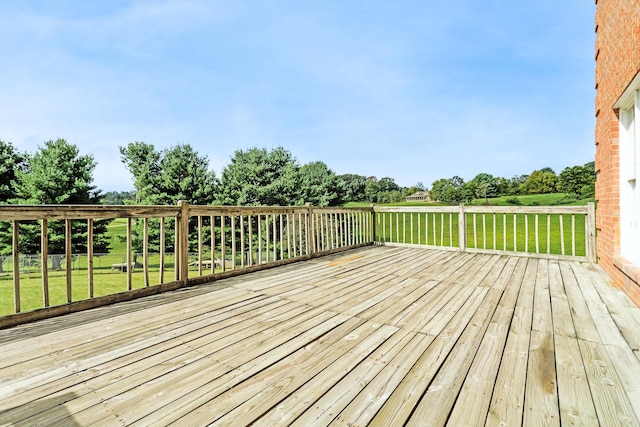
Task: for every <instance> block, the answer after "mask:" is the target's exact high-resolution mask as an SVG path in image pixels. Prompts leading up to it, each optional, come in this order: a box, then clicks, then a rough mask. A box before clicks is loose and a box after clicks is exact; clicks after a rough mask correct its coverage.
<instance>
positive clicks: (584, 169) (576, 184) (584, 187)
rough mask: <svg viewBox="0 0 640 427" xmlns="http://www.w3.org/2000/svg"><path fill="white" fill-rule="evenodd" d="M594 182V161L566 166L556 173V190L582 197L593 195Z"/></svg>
mask: <svg viewBox="0 0 640 427" xmlns="http://www.w3.org/2000/svg"><path fill="white" fill-rule="evenodd" d="M595 182H596V171H595V165H594V162H589V163H586V164H584V165H583V166H572V167H566V168H564V169H563V170H562V172H560V175H558V190H559V191H561V192H563V193H571V194H575V195H576V196H581V197H584V198H587V197H593V194H594V190H595Z"/></svg>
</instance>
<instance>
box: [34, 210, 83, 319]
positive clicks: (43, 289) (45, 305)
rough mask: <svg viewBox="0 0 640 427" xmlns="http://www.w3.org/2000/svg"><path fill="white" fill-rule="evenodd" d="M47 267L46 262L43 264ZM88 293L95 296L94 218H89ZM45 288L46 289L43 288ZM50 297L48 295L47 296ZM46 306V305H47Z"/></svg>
mask: <svg viewBox="0 0 640 427" xmlns="http://www.w3.org/2000/svg"><path fill="white" fill-rule="evenodd" d="M43 266H44V267H45V269H46V266H47V265H46V264H43ZM87 281H88V283H87V285H88V288H89V289H87V295H88V297H89V298H93V219H92V218H89V219H88V220H87ZM43 290H44V289H43ZM47 298H48V297H47ZM45 307H46V305H45Z"/></svg>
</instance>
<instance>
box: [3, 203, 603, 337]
mask: <svg viewBox="0 0 640 427" xmlns="http://www.w3.org/2000/svg"><path fill="white" fill-rule="evenodd" d="M99 220H118V221H120V222H121V224H120V225H121V226H122V227H123V228H124V229H125V230H126V231H124V238H123V239H124V240H126V249H125V250H124V253H122V254H119V255H116V258H117V261H116V262H115V263H113V262H108V261H107V258H108V256H104V255H100V256H99V255H97V254H94V249H93V248H94V228H95V226H96V224H97V223H98V221H99ZM54 221H61V222H62V223H63V224H64V229H65V233H64V234H65V235H64V242H65V245H64V247H65V250H64V253H62V254H49V250H48V246H49V244H48V242H49V239H50V238H51V237H52V236H50V235H49V229H50V228H51V226H52V225H53V222H54ZM0 223H4V224H5V226H6V225H9V227H4V229H5V230H6V229H7V228H8V229H9V230H10V233H9V234H11V237H12V238H11V239H10V240H11V257H10V259H11V262H10V266H9V268H7V269H5V270H2V269H1V268H0V328H1V327H6V326H10V325H13V324H16V323H22V322H25V321H30V320H34V319H38V318H44V317H51V316H54V315H57V314H61V313H65V312H70V311H78V310H82V309H85V308H89V307H95V306H100V305H105V304H109V303H113V302H117V301H123V300H128V299H133V298H136V297H139V296H145V295H151V294H155V293H160V292H163V291H165V290H173V289H177V288H180V287H185V286H190V285H196V284H201V283H206V282H211V281H214V280H216V279H218V278H222V277H229V276H233V275H237V274H242V273H246V272H251V271H257V270H260V269H264V268H268V267H272V266H277V265H283V264H287V263H290V262H295V261H299V260H305V259H310V258H312V257H315V256H321V255H325V254H330V253H334V252H337V251H342V250H347V249H351V248H355V247H359V246H363V245H370V244H373V243H375V244H378V245H400V246H420V247H427V248H437V249H444V250H455V251H463V252H485V253H496V254H513V255H520V256H532V257H548V258H557V259H573V260H580V261H591V262H595V261H596V254H595V208H594V205H593V204H589V205H588V206H575V207H476V206H473V207H466V206H464V205H461V206H448V207H377V206H376V207H368V208H367V207H365V208H316V207H313V206H300V207H228V206H194V205H189V204H188V203H186V202H181V203H180V204H179V205H177V206H95V205H92V206H78V205H73V206H59V205H56V206H18V205H3V206H0ZM25 223H30V224H32V226H33V224H37V225H36V227H38V225H39V230H40V232H39V237H40V250H39V251H37V252H38V254H37V255H30V257H31V258H29V260H30V261H29V263H28V264H29V273H28V274H27V275H25V273H24V272H22V273H21V269H22V265H23V264H25V263H24V260H25V259H26V256H25V255H23V254H21V253H20V241H21V236H20V230H21V224H25ZM78 224H82V225H83V227H84V230H85V232H84V234H83V239H86V240H85V241H86V247H87V249H86V253H82V254H79V253H76V252H77V251H74V250H73V247H74V245H73V244H72V243H73V242H75V244H77V238H78V235H77V228H78V227H77V226H78ZM0 228H1V227H0ZM73 228H75V229H76V234H74V235H72V232H71V230H72V229H73ZM0 231H1V230H0ZM134 239H135V240H136V241H137V242H142V245H141V246H142V250H141V251H140V252H139V253H134V251H133V248H134ZM151 247H153V248H154V249H153V250H152V249H150V248H151ZM111 256H113V254H112V255H111ZM52 257H57V259H58V260H64V265H62V264H60V263H58V264H60V267H61V271H50V267H49V265H50V259H51V258H52ZM34 259H35V260H36V262H32V261H34ZM96 261H97V263H96ZM96 264H97V265H96ZM2 266H3V264H1V263H0V267H2ZM114 269H115V271H116V272H115V273H113V271H114ZM2 271H4V273H2ZM119 272H120V273H119ZM8 274H10V276H8ZM85 274H86V275H85ZM156 274H157V276H156ZM83 276H84V277H83ZM97 277H100V279H101V280H99V281H98V282H97V281H96V278H97ZM107 285H112V286H107Z"/></svg>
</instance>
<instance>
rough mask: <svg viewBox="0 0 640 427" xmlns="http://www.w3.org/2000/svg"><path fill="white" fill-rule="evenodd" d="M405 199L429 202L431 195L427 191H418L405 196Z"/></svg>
mask: <svg viewBox="0 0 640 427" xmlns="http://www.w3.org/2000/svg"><path fill="white" fill-rule="evenodd" d="M406 200H407V202H430V201H431V197H429V192H428V191H418V192H415V193H413V194H412V195H410V196H407V199H406Z"/></svg>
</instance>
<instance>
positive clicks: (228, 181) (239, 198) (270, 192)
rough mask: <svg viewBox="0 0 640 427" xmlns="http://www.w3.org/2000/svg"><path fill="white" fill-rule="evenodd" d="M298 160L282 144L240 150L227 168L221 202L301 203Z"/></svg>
mask: <svg viewBox="0 0 640 427" xmlns="http://www.w3.org/2000/svg"><path fill="white" fill-rule="evenodd" d="M299 168H300V167H299V166H298V162H297V161H296V159H295V158H294V157H293V155H292V154H291V153H290V152H289V151H288V150H286V149H284V148H282V147H277V148H274V149H273V150H271V151H269V150H267V149H266V148H250V149H248V150H246V151H243V150H237V151H236V152H235V154H234V156H233V157H232V158H231V162H230V163H229V164H228V165H227V166H226V167H225V168H224V169H223V171H222V179H221V186H220V191H219V193H218V197H217V202H218V203H220V204H222V205H236V206H260V205H263V206H287V205H292V204H295V203H300V200H299V191H298V190H299V188H298V187H299V174H298V170H299Z"/></svg>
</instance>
